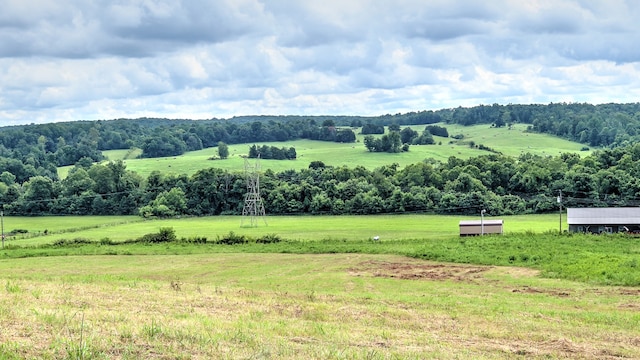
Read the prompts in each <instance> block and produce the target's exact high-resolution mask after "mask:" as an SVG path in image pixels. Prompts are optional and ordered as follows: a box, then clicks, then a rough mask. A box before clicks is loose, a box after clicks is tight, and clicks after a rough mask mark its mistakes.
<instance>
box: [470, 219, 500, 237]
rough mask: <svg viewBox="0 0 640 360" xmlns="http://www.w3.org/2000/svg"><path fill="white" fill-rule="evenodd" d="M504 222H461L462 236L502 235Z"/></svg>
mask: <svg viewBox="0 0 640 360" xmlns="http://www.w3.org/2000/svg"><path fill="white" fill-rule="evenodd" d="M503 223H504V222H503V221H502V220H484V221H483V220H461V221H460V236H476V235H483V234H502V225H503Z"/></svg>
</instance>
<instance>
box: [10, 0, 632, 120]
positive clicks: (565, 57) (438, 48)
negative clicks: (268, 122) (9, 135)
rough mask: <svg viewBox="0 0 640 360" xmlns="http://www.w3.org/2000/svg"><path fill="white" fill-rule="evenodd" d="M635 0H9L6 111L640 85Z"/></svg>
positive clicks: (541, 97)
mask: <svg viewBox="0 0 640 360" xmlns="http://www.w3.org/2000/svg"><path fill="white" fill-rule="evenodd" d="M638 19H640V2H638V1H635V0H629V1H623V0H606V1H598V0H589V1H587V0H584V1H582V0H549V1H547V0H527V1H521V0H513V1H498V0H495V1H494V0H483V1H477V0H468V1H455V0H394V1H388V0H339V1H338V0H3V1H2V10H1V11H0V39H2V40H1V41H0V125H17V124H29V123H50V122H60V121H73V120H100V119H103V120H109V119H115V118H139V117H161V118H181V119H211V118H229V117H233V116H241V115H363V116H375V115H384V114H395V113H406V112H411V111H422V110H437V109H443V108H453V107H458V106H475V105H480V104H489V105H490V104H494V103H498V104H509V103H512V104H532V103H536V104H548V103H550V102H556V103H557V102H581V103H582V102H587V103H592V104H599V103H609V102H616V103H629V102H638V100H639V99H640V21H638Z"/></svg>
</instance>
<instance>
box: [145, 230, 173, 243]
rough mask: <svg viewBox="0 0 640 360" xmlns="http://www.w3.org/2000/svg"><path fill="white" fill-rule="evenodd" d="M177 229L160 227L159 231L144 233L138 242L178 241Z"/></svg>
mask: <svg viewBox="0 0 640 360" xmlns="http://www.w3.org/2000/svg"><path fill="white" fill-rule="evenodd" d="M176 240H177V237H176V231H175V230H174V229H173V228H172V227H164V228H160V231H159V232H157V233H150V234H145V235H142V237H139V238H138V239H137V242H143V243H163V242H173V241H176Z"/></svg>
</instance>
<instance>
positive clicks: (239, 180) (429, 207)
mask: <svg viewBox="0 0 640 360" xmlns="http://www.w3.org/2000/svg"><path fill="white" fill-rule="evenodd" d="M435 123H444V124H447V123H457V124H463V125H472V124H479V123H483V124H492V125H493V126H496V127H502V126H510V125H511V124H515V123H524V124H528V125H529V126H528V129H529V131H534V132H544V133H550V134H554V135H557V136H561V137H564V138H567V139H571V140H575V141H579V142H582V143H584V144H585V145H589V146H600V147H603V150H600V151H597V152H595V153H594V154H593V155H591V156H588V157H585V158H580V157H579V156H577V155H572V154H563V155H561V156H557V157H538V156H532V155H529V154H525V155H522V156H520V157H519V158H510V157H505V156H502V155H500V154H492V155H488V156H480V157H476V158H472V159H469V160H462V159H457V158H450V159H449V160H448V161H447V162H444V163H440V162H435V161H430V160H428V159H426V160H425V161H423V162H421V163H417V164H413V165H411V166H407V167H405V168H403V169H399V168H398V166H396V165H388V166H384V167H382V168H379V169H373V170H368V169H365V168H363V167H359V166H354V167H353V168H344V167H338V168H334V167H330V166H324V164H319V163H314V164H312V166H310V168H309V169H305V170H302V171H293V170H291V171H286V172H283V173H274V172H272V171H269V170H267V171H266V172H265V173H264V174H263V179H262V196H263V198H264V201H265V207H266V210H267V211H268V212H269V213H272V214H302V213H314V214H326V213H329V214H378V213H398V212H407V211H416V212H437V213H447V214H465V213H476V212H477V211H478V210H479V209H480V208H484V209H487V210H488V211H490V212H491V213H492V214H496V215H497V214H512V213H535V212H547V211H551V210H554V209H556V208H557V203H556V195H557V194H558V193H559V191H562V192H563V193H564V195H565V204H564V205H565V206H604V205H638V204H640V202H639V201H638V200H639V197H640V195H639V194H640V181H639V180H637V179H638V176H639V175H640V166H637V165H636V164H637V162H638V160H639V159H640V146H639V145H634V144H635V143H637V142H638V140H640V134H639V133H638V129H639V128H640V127H639V126H640V104H605V105H589V104H549V105H491V106H477V107H471V108H462V107H460V108H455V109H444V110H439V111H423V112H413V113H407V114H396V115H384V116H378V117H349V116H315V117H313V116H312V117H306V116H305V117H302V116H247V117H238V118H232V119H211V120H199V121H194V120H168V119H118V120H108V121H76V122H66V123H52V124H42V125H25V126H12V127H1V128H0V202H1V203H2V205H3V208H4V210H5V211H8V212H10V213H12V214H32V215H36V214H141V215H143V216H174V215H213V214H238V213H240V212H241V210H242V202H243V199H244V194H245V191H246V183H245V178H244V176H245V175H244V174H242V173H230V172H226V171H223V170H220V169H215V168H212V169H207V170H202V171H199V172H198V173H196V174H194V175H193V176H186V175H170V174H162V173H153V174H152V175H150V176H149V177H148V178H141V177H140V176H139V175H138V174H135V173H132V172H130V171H128V170H127V169H126V167H125V166H124V164H123V163H121V162H112V163H108V164H96V163H95V162H96V161H100V160H103V157H102V154H101V151H102V150H110V149H128V148H133V147H139V148H141V149H143V153H142V156H144V157H158V156H169V155H178V154H182V153H184V152H185V151H191V150H199V149H202V148H205V147H213V146H217V145H218V144H219V143H229V144H233V143H249V144H250V143H257V142H267V141H284V140H291V139H313V140H321V141H339V142H352V141H355V134H354V132H353V130H352V129H355V128H356V127H365V125H366V128H367V129H368V132H370V133H371V132H374V133H375V132H379V131H380V127H381V126H382V127H383V128H384V126H387V127H388V128H389V129H390V130H393V131H391V132H389V133H388V134H385V135H384V136H382V137H381V138H375V139H374V138H373V137H367V140H366V142H367V144H366V145H367V148H368V149H369V150H370V151H389V152H398V151H403V150H407V149H406V146H408V144H409V143H413V144H415V143H421V144H428V143H430V142H432V141H433V139H432V137H431V135H432V134H433V135H438V136H442V134H443V131H446V128H444V127H440V126H434V125H432V124H435ZM415 124H427V125H431V126H428V127H426V128H425V131H424V132H423V133H422V134H419V133H417V132H415V131H413V130H411V129H409V128H406V127H405V128H402V126H404V125H415ZM275 149H276V155H278V156H279V155H282V156H283V158H295V149H279V148H275ZM255 150H257V149H255ZM267 150H268V151H271V152H272V153H273V149H272V148H268V149H264V150H263V151H267ZM281 153H282V154H281ZM62 165H75V167H74V168H73V170H71V172H70V173H69V176H68V177H67V178H65V179H63V180H60V179H58V176H57V172H56V168H57V167H58V166H62Z"/></svg>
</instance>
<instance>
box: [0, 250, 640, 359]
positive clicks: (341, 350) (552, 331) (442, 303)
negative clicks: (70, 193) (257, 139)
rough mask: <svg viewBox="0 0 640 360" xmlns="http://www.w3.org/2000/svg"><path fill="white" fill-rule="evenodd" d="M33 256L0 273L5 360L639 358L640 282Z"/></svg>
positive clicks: (405, 263) (504, 271)
mask: <svg viewBox="0 0 640 360" xmlns="http://www.w3.org/2000/svg"><path fill="white" fill-rule="evenodd" d="M30 261H31V263H30V264H31V265H29V264H25V263H24V262H23V263H21V264H20V268H21V269H22V270H25V269H26V268H30V270H31V271H29V272H25V273H24V275H19V274H13V275H11V276H8V275H6V274H5V276H4V278H3V277H0V281H1V282H0V284H2V285H3V287H2V288H0V294H1V296H0V306H1V308H0V326H1V329H2V331H1V332H0V343H1V344H3V345H2V347H0V349H1V350H2V351H0V358H2V357H3V355H5V357H6V356H9V355H13V356H16V357H19V358H51V359H64V358H87V359H88V358H110V359H138V358H147V359H175V358H186V359H212V358H229V359H236V358H263V359H294V358H305V359H341V358H356V359H360V358H362V359H367V358H374V359H376V358H380V359H382V358H385V359H386V358H403V359H404V358H415V359H418V358H505V359H509V358H593V359H603V358H604V359H607V358H611V359H613V358H637V357H640V334H639V332H638V330H637V328H626V326H628V325H629V324H635V323H637V322H638V317H639V315H638V311H639V309H640V304H639V302H638V300H637V295H638V292H636V289H620V288H592V287H585V286H583V285H580V284H574V283H569V282H559V281H553V280H544V279H540V278H537V277H535V273H531V272H528V271H521V270H519V269H515V268H497V267H480V266H461V265H450V264H435V263H425V262H421V261H417V260H412V259H406V258H402V257H397V256H370V255H321V256H318V255H314V256H307V255H238V254H229V255H214V256H212V255H207V256H195V255H194V256H175V257H133V256H131V257H122V258H117V263H118V264H119V265H118V266H115V267H110V266H108V264H112V262H113V261H114V257H79V258H69V259H68V262H69V263H70V264H67V265H63V264H60V263H58V262H56V261H59V260H56V259H53V260H51V259H30ZM141 263H143V264H146V266H147V270H146V272H145V271H138V272H130V273H128V272H127V269H136V268H137V266H139V265H140V264H141ZM53 264H57V265H58V266H57V267H51V266H52V265H53ZM91 264H93V265H94V266H91ZM127 264H130V267H127ZM74 267H75V268H76V269H81V268H83V267H84V270H83V271H82V274H79V273H75V274H74V273H73V272H70V271H69V270H70V269H73V268H74ZM106 269H111V271H109V270H106ZM35 274H39V275H35ZM323 284H324V285H323ZM591 313H593V318H592V317H591V315H590V314H591ZM600 317H602V320H601V319H600ZM80 355H82V356H80Z"/></svg>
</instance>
